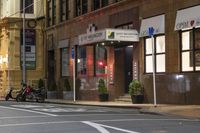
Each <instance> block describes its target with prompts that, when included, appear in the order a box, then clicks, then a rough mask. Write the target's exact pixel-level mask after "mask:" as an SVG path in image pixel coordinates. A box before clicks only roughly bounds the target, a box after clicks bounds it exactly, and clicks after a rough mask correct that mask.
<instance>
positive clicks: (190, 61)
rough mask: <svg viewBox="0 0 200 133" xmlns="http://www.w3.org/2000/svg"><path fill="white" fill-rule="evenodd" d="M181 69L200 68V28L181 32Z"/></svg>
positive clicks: (191, 69)
mask: <svg viewBox="0 0 200 133" xmlns="http://www.w3.org/2000/svg"><path fill="white" fill-rule="evenodd" d="M181 38H182V40H181V68H182V69H181V70H182V71H183V72H187V71H199V70H200V29H191V30H188V31H183V32H182V33H181Z"/></svg>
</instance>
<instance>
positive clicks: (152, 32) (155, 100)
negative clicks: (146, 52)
mask: <svg viewBox="0 0 200 133" xmlns="http://www.w3.org/2000/svg"><path fill="white" fill-rule="evenodd" d="M153 35H154V28H153V27H149V36H151V40H152V66H153V96H154V107H156V106H157V99H156V73H155V48H154V36H153Z"/></svg>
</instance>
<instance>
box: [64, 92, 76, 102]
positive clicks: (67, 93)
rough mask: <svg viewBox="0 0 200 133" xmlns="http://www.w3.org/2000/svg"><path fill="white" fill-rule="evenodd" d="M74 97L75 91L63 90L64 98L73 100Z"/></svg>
mask: <svg viewBox="0 0 200 133" xmlns="http://www.w3.org/2000/svg"><path fill="white" fill-rule="evenodd" d="M73 97H74V93H73V91H63V99H65V100H73Z"/></svg>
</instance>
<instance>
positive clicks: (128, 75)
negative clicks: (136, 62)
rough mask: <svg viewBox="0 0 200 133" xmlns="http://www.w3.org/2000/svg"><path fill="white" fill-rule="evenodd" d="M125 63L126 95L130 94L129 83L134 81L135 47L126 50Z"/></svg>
mask: <svg viewBox="0 0 200 133" xmlns="http://www.w3.org/2000/svg"><path fill="white" fill-rule="evenodd" d="M124 57H125V59H124V60H125V63H124V66H125V67H124V74H125V75H124V77H125V84H124V85H125V86H124V87H125V93H128V86H129V83H130V82H131V81H132V79H133V69H132V68H133V63H132V62H133V47H126V48H125V56H124Z"/></svg>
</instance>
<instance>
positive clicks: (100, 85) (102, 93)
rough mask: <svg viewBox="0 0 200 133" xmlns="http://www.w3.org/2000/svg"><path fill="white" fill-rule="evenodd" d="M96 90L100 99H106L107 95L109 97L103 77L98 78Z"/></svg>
mask: <svg viewBox="0 0 200 133" xmlns="http://www.w3.org/2000/svg"><path fill="white" fill-rule="evenodd" d="M98 92H99V100H100V101H108V97H109V94H108V89H107V87H106V85H105V81H104V79H102V78H101V79H99V82H98Z"/></svg>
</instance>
